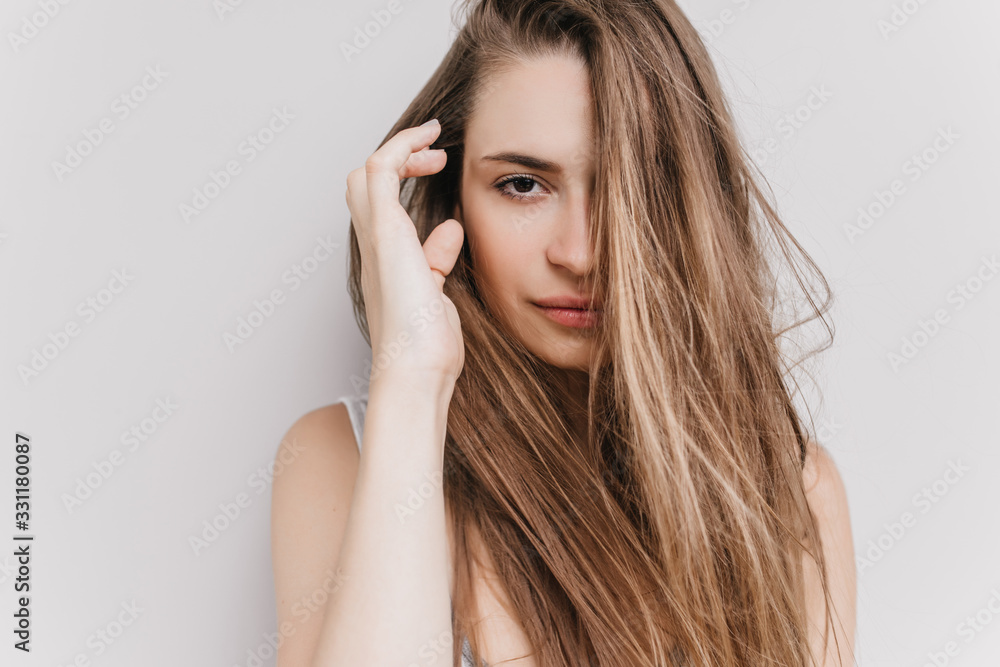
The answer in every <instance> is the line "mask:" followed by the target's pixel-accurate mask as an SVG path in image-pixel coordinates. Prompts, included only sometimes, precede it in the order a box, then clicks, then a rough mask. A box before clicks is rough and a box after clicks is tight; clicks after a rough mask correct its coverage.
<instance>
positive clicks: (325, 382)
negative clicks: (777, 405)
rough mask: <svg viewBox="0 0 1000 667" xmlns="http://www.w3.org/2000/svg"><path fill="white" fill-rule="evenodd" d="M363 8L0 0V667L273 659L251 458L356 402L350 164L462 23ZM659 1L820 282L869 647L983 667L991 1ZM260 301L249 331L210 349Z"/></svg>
mask: <svg viewBox="0 0 1000 667" xmlns="http://www.w3.org/2000/svg"><path fill="white" fill-rule="evenodd" d="M389 5H390V3H389V2H388V1H383V0H377V1H374V2H373V1H370V0H365V1H363V2H360V1H359V2H352V3H339V4H335V3H329V2H318V1H316V0H300V1H298V2H274V1H267V0H243V1H242V2H237V0H218V1H217V2H215V3H214V4H213V2H211V1H210V0H203V1H200V2H193V1H191V0H185V1H176V0H175V1H172V2H155V3H154V2H124V1H123V0H116V1H111V0H92V1H90V2H69V1H68V0H67V1H66V4H62V3H61V2H60V1H59V0H34V1H29V0H14V1H11V2H7V3H5V4H4V6H3V9H2V10H0V33H2V36H3V44H2V45H0V91H2V93H0V97H2V103H0V155H2V159H0V170H2V171H0V309H2V310H0V337H2V338H0V339H2V347H0V355H2V359H0V410H2V413H0V439H2V441H3V443H4V444H3V447H2V448H0V452H2V453H0V485H2V487H0V498H4V499H6V500H4V501H3V503H2V505H0V516H3V517H6V518H7V523H5V524H4V527H3V528H2V529H0V540H2V541H3V542H4V544H5V546H3V547H2V548H0V554H4V555H3V556H0V590H2V591H3V593H2V595H0V613H2V614H3V617H4V618H5V619H7V622H6V623H4V626H5V627H8V628H9V627H13V626H12V623H11V618H12V617H11V616H10V614H12V613H13V610H14V603H15V593H14V580H15V577H16V576H17V575H16V563H15V560H14V558H13V556H12V553H13V548H14V547H13V545H14V542H13V539H12V537H13V535H14V534H15V533H16V532H17V531H15V529H14V527H13V513H14V507H13V485H14V482H13V478H14V472H13V468H14V458H13V457H14V453H13V451H14V450H13V442H14V438H15V433H16V432H22V433H25V434H27V435H29V436H30V437H31V438H32V473H31V492H32V500H31V527H30V533H31V534H33V535H35V542H34V545H33V560H32V570H31V576H32V591H31V610H32V621H33V622H32V629H33V635H32V647H33V651H32V652H31V654H30V656H27V655H22V654H21V653H20V652H18V651H14V650H13V648H12V647H11V645H12V644H13V639H12V635H11V634H10V632H9V630H8V631H5V633H4V637H5V640H4V646H3V647H2V648H0V656H2V657H0V663H2V664H4V665H8V664H10V665H16V664H24V665H46V666H55V665H60V666H61V665H69V664H72V663H73V662H74V661H75V660H76V661H79V660H81V658H80V656H83V658H82V660H84V661H89V664H94V665H106V666H108V667H113V666H133V665H157V666H159V665H164V666H165V665H178V664H187V665H206V666H208V665H225V666H227V667H230V666H243V667H250V666H251V665H254V664H262V665H273V664H274V657H273V655H271V654H272V651H271V650H269V648H268V644H267V637H268V635H269V634H270V633H273V632H274V631H275V629H276V628H275V623H276V621H275V614H274V594H273V588H272V579H271V560H270V545H269V515H270V484H269V479H270V478H269V476H268V474H267V469H266V468H267V466H268V464H270V463H271V462H272V460H273V456H274V453H275V450H276V447H277V444H278V442H279V440H280V439H281V437H282V435H283V434H284V433H285V431H286V430H287V429H288V427H289V426H290V425H291V424H292V423H293V422H294V421H295V420H296V419H297V418H298V417H299V416H301V415H302V414H303V413H305V412H307V411H309V410H312V409H314V408H317V407H320V406H322V405H326V404H328V403H330V402H332V401H333V400H335V399H336V398H337V397H339V396H341V395H345V394H352V393H355V391H356V387H355V386H354V385H352V382H351V377H352V375H353V376H355V377H363V374H364V370H365V361H366V360H367V359H368V357H369V354H370V353H369V350H368V348H367V347H366V346H365V344H364V342H363V340H362V338H361V336H360V334H359V333H358V331H357V327H356V325H355V322H354V319H353V316H352V313H351V306H350V301H349V299H348V296H347V293H346V288H345V280H346V250H347V246H346V240H347V225H348V210H347V207H346V204H345V201H344V189H345V178H346V176H347V173H348V172H349V171H350V170H351V169H353V168H354V167H356V166H359V165H360V164H362V163H363V161H364V159H365V158H366V157H367V156H368V155H369V154H370V153H371V152H372V151H373V150H374V149H375V147H376V145H377V143H378V141H379V140H380V139H381V138H382V136H383V135H384V134H385V132H386V131H387V129H388V128H389V127H390V125H391V124H392V123H393V121H394V120H395V119H396V118H397V117H398V115H399V114H400V113H401V112H402V110H403V109H404V108H405V106H406V105H407V104H408V102H409V101H410V99H411V98H412V96H413V95H414V94H415V93H416V92H417V90H418V89H419V88H420V87H421V86H422V85H423V84H424V82H425V81H426V80H427V78H428V76H429V75H430V74H431V72H432V71H433V69H434V68H435V67H436V66H437V64H438V63H439V62H440V59H441V57H442V56H443V54H444V53H445V51H446V49H447V47H448V45H449V43H450V40H451V37H452V35H453V26H452V23H451V3H450V2H448V1H447V0H399V4H398V5H395V7H396V9H398V12H397V13H395V14H391V20H390V21H389V22H388V23H387V24H386V25H384V26H378V29H377V30H375V29H373V28H372V27H371V25H375V24H371V25H369V30H370V31H372V32H376V33H377V34H375V35H374V36H373V37H372V38H370V40H369V43H368V44H367V45H364V46H363V48H360V49H359V50H358V52H356V53H353V54H352V55H351V56H350V58H348V57H346V56H345V54H344V52H343V49H342V44H344V43H351V42H353V41H354V40H355V39H356V36H357V31H359V30H360V31H363V30H364V29H365V26H366V24H369V23H370V22H372V21H373V20H374V19H373V14H372V12H376V13H377V12H380V11H383V10H386V8H387V7H388V6H389ZM683 6H684V7H685V9H686V10H687V11H688V12H689V15H690V16H691V17H692V19H693V20H695V21H696V22H697V24H698V25H699V28H700V30H701V31H702V32H703V34H704V35H705V37H706V39H708V40H709V41H710V42H711V45H712V48H713V52H714V54H715V56H716V58H717V63H718V64H719V66H720V68H722V71H723V78H724V79H725V81H726V85H727V88H728V89H729V90H730V91H731V94H732V96H733V100H734V108H735V109H736V111H737V113H738V115H739V118H740V123H741V128H742V131H743V133H744V135H745V137H746V140H747V142H748V143H749V145H751V146H752V147H753V148H754V150H755V154H756V155H757V156H758V160H759V163H760V164H761V165H762V168H763V170H764V172H765V173H766V174H767V175H768V177H769V178H770V179H771V183H772V185H773V187H774V190H775V193H776V195H777V196H778V198H779V203H780V206H781V212H782V213H783V214H784V216H785V220H786V222H787V224H788V225H789V227H790V228H791V229H792V231H793V232H794V233H795V234H796V235H797V237H798V239H799V240H800V241H801V242H802V243H803V244H804V245H805V247H806V248H807V249H808V250H809V251H810V252H811V253H812V254H813V256H814V257H815V259H816V260H817V261H818V262H819V264H820V267H821V268H822V269H823V270H824V271H825V273H826V276H827V277H828V278H829V280H830V282H831V285H832V287H833V288H834V290H835V292H836V293H837V297H838V303H837V306H836V309H835V311H834V313H833V316H834V319H835V322H836V325H837V339H836V346H835V348H834V349H833V350H832V351H830V352H827V353H825V355H824V356H823V357H822V359H821V361H820V363H819V364H817V365H815V366H813V367H812V372H813V373H814V374H818V375H817V377H818V387H817V388H816V391H815V392H814V393H815V394H816V396H819V395H821V396H822V401H819V399H818V398H816V399H815V402H816V409H817V426H818V427H819V428H820V430H819V433H818V435H819V436H820V440H821V441H822V442H823V444H825V445H826V446H827V448H828V449H829V450H830V451H831V453H832V454H833V456H834V458H835V459H836V461H837V463H838V465H839V467H840V470H841V472H842V475H843V477H844V481H845V484H846V486H847V490H848V494H849V498H850V504H851V510H852V514H853V529H854V539H855V546H856V551H857V556H858V559H859V560H858V563H859V580H858V589H859V593H858V598H859V621H858V640H857V647H858V656H859V661H860V663H861V664H863V665H866V666H870V667H879V666H882V665H887V666H888V665H913V666H919V665H925V664H935V665H944V664H949V665H962V666H967V667H972V666H979V665H982V666H986V665H996V664H997V660H998V656H1000V619H998V615H1000V568H998V566H997V563H1000V531H998V528H1000V521H998V519H997V509H996V508H997V507H998V505H1000V490H998V489H1000V484H998V483H997V475H998V473H1000V455H998V448H997V444H998V441H997V438H998V436H997V426H996V421H995V415H996V409H997V407H998V397H1000V391H998V388H997V381H996V380H997V371H998V368H1000V363H998V351H997V345H996V343H997V332H998V325H1000V317H998V308H997V305H998V303H1000V279H997V277H996V275H995V274H996V271H997V266H996V263H995V262H996V258H997V256H998V254H1000V234H998V228H997V223H998V219H997V213H996V205H995V200H994V197H995V187H996V181H997V176H998V175H1000V170H998V169H997V166H996V162H995V160H996V156H997V154H998V148H1000V136H998V130H997V125H996V118H997V115H998V114H997V111H998V107H1000V105H998V101H1000V100H998V97H1000V95H998V92H997V88H996V82H997V77H998V74H1000V48H998V47H997V41H996V25H997V24H998V20H1000V6H998V5H997V4H996V3H993V2H986V1H983V0H980V1H977V0H949V1H948V2H944V1H943V0H936V1H935V0H927V1H926V2H917V1H916V0H907V1H906V2H903V1H902V0H899V1H896V2H893V1H890V0H874V1H873V0H866V1H864V2H862V1H861V0H850V1H846V2H838V3H813V2H801V1H798V0H688V1H686V2H684V3H683ZM382 15H383V16H384V15H385V13H384V11H383V14H382ZM123 96H124V98H123ZM101 128H104V129H105V130H107V129H110V130H111V131H110V132H106V131H103V130H102V132H101V133H100V137H101V138H100V141H99V142H98V141H97V140H96V137H98V136H99V135H98V134H97V130H100V129H101ZM279 128H280V129H279ZM266 129H270V132H266V131H264V130H266ZM248 135H259V136H260V137H261V140H260V141H261V143H260V148H259V149H258V148H256V147H252V144H249V145H248V144H245V143H244V142H246V141H247V138H248ZM265 140H266V141H268V142H269V143H264V142H265ZM88 142H89V143H90V146H87V145H84V146H83V147H82V148H81V149H80V150H79V151H76V152H77V153H78V156H77V158H73V157H72V156H68V155H67V151H68V149H69V147H77V146H80V144H81V143H83V144H87V143H88ZM74 150H75V149H74ZM79 153H86V154H85V155H79ZM251 155H252V156H253V158H252V159H251ZM54 163H60V164H61V165H63V166H59V165H55V164H54ZM230 163H232V164H234V165H235V168H234V171H235V170H238V173H235V174H230V176H231V177H230V178H229V180H228V181H227V179H226V178H225V177H224V176H220V175H219V174H220V173H221V172H223V171H225V170H226V168H227V166H232V164H230ZM74 164H75V166H72V165H74ZM213 173H214V174H215V175H216V178H215V182H216V183H225V187H217V188H216V189H213V188H211V187H207V186H209V184H211V183H212V182H213ZM196 189H197V190H198V191H200V192H201V193H202V194H203V195H214V196H211V197H206V200H205V201H200V200H198V201H196V200H197V197H196V195H195V190H196ZM196 204H203V205H204V206H202V208H201V210H198V208H197V206H196ZM183 206H189V207H191V208H192V209H194V210H195V213H191V211H190V210H187V214H185V210H186V209H183V208H182V207H183ZM859 209H860V210H863V211H866V212H867V215H868V216H869V217H867V218H864V217H862V216H861V213H860V212H859ZM852 226H853V227H852ZM331 244H336V245H337V247H335V248H334V249H333V250H332V252H331V251H330V250H329V248H330V245H331ZM295 267H299V268H300V271H301V276H298V277H297V281H296V279H294V278H291V277H289V276H293V275H296V274H295ZM276 289H279V290H281V294H282V298H281V303H279V304H277V305H275V306H274V307H273V308H272V309H271V312H270V313H269V315H268V316H267V317H264V316H260V317H258V318H255V319H254V321H255V322H257V324H259V326H256V327H253V328H252V329H251V330H250V335H249V336H247V337H245V339H242V338H241V339H240V341H241V342H239V343H238V344H236V343H233V342H232V339H231V338H227V334H230V335H233V334H236V333H237V325H238V322H239V318H248V317H249V316H250V314H251V312H253V311H254V309H255V307H256V306H255V301H257V302H262V301H263V300H265V299H268V298H270V296H271V295H272V292H273V291H274V290H276ZM88 299H91V300H93V303H92V304H88ZM81 304H83V305H81ZM264 310H267V308H266V306H265V307H264ZM68 331H71V332H75V333H74V334H73V335H70V333H67V332H68ZM244 333H245V331H244ZM894 354H895V355H899V358H898V359H896V358H894V357H892V356H891V355H894ZM37 355H41V357H38V356H37ZM33 359H34V363H35V367H34V368H33V367H32V363H33ZM38 367H41V369H40V370H38ZM25 369H32V370H31V371H28V372H25ZM132 430H134V431H135V433H134V434H132V435H131V436H129V435H126V434H128V433H129V432H130V431H132ZM139 434H141V437H140V435H139ZM116 450H117V451H118V454H117V455H115V454H114V452H115V451H116ZM111 457H115V458H114V459H113V460H111ZM109 465H110V466H111V468H110V470H111V472H110V474H109V475H108V476H107V477H106V478H105V477H103V476H100V471H101V470H104V471H105V472H107V471H108V470H109V467H108V466H109ZM94 473H97V474H98V476H100V480H99V483H98V484H97V485H96V488H90V486H89V485H88V488H89V490H90V494H89V495H87V494H86V492H85V491H86V490H85V489H84V490H82V491H81V490H80V484H81V483H83V484H85V485H87V481H86V480H87V479H88V475H90V478H89V479H90V480H91V481H95V480H97V479H98V478H97V477H94ZM240 494H244V495H243V496H240ZM81 495H83V496H86V497H85V498H83V499H81V498H80V496H81ZM238 497H242V498H243V499H244V506H243V507H241V508H240V513H239V516H238V517H237V518H235V519H232V520H231V521H229V525H228V527H227V528H226V529H225V530H222V531H220V532H219V534H218V535H217V536H216V537H215V539H213V540H212V541H210V542H207V544H206V545H203V546H202V547H200V548H195V547H194V546H192V543H191V541H190V538H192V537H202V536H203V535H202V533H203V531H204V528H205V522H212V521H213V520H215V519H216V517H217V515H219V514H220V513H221V512H222V510H221V509H220V505H222V506H223V507H225V506H230V507H231V506H232V504H233V503H234V502H235V500H236V499H237V498H238ZM68 498H70V499H74V498H75V499H76V501H78V502H73V501H72V500H67V499H68ZM220 523H222V524H224V523H225V521H220ZM126 622H127V623H128V624H127V625H125V623H126ZM116 623H122V624H123V625H121V626H116ZM119 629H120V630H121V632H120V633H119ZM98 631H104V632H105V633H106V635H105V636H109V635H108V634H107V633H109V632H111V633H115V634H116V635H117V636H116V637H114V638H113V641H112V642H111V643H107V642H105V641H103V640H100V639H99V637H100V635H99V634H97V633H98ZM269 656H270V657H269ZM255 661H259V662H255ZM79 664H87V663H86V662H83V663H79Z"/></svg>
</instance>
